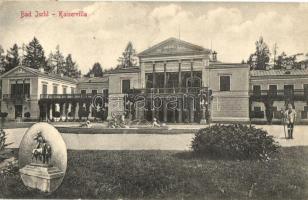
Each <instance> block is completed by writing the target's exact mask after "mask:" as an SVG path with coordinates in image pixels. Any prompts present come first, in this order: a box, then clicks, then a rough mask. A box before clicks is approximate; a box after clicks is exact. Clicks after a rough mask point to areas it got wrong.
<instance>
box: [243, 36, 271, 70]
mask: <svg viewBox="0 0 308 200" xmlns="http://www.w3.org/2000/svg"><path fill="white" fill-rule="evenodd" d="M269 61H270V51H269V48H268V46H267V44H266V43H265V42H264V40H263V37H262V36H261V37H260V38H259V40H258V41H256V51H255V53H253V54H251V55H250V57H249V59H248V61H247V63H248V64H250V66H251V67H252V68H253V69H256V70H264V69H266V65H267V64H268V63H269Z"/></svg>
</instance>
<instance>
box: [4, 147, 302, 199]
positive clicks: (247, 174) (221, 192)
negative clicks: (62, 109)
mask: <svg viewBox="0 0 308 200" xmlns="http://www.w3.org/2000/svg"><path fill="white" fill-rule="evenodd" d="M307 183H308V147H290V148H282V149H281V151H280V154H279V157H278V158H277V159H273V160H270V161H268V162H258V161H249V160H246V161H236V160H215V159H209V158H200V157H196V156H194V155H192V154H191V153H190V152H179V151H69V152H68V169H67V173H66V176H65V178H64V180H63V183H62V185H61V186H60V188H59V189H58V190H57V191H56V192H54V193H53V194H51V195H49V196H47V195H44V194H40V193H37V192H35V191H33V190H32V191H31V190H28V189H27V188H25V186H23V184H22V181H21V179H20V178H19V175H18V174H16V175H11V176H6V177H4V176H0V198H100V199H102V198H103V199H119V198H125V199H154V198H155V199H249V198H250V199H307V198H308V185H307Z"/></svg>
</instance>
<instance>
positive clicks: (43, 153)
mask: <svg viewBox="0 0 308 200" xmlns="http://www.w3.org/2000/svg"><path fill="white" fill-rule="evenodd" d="M34 140H35V141H36V148H35V149H33V150H32V161H33V159H34V158H35V162H38V160H39V161H41V162H42V163H43V164H49V161H50V159H51V146H50V145H49V144H48V143H47V141H46V140H45V138H44V137H43V136H42V133H41V132H38V133H37V135H36V136H35V137H34Z"/></svg>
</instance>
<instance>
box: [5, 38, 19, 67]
mask: <svg viewBox="0 0 308 200" xmlns="http://www.w3.org/2000/svg"><path fill="white" fill-rule="evenodd" d="M5 60H6V63H5V71H9V70H11V69H13V68H15V67H17V66H18V65H19V63H20V58H19V54H18V46H17V44H14V45H13V47H12V48H10V50H8V51H7V54H6V57H5Z"/></svg>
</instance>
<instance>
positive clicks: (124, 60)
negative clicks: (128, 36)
mask: <svg viewBox="0 0 308 200" xmlns="http://www.w3.org/2000/svg"><path fill="white" fill-rule="evenodd" d="M118 61H119V62H120V64H119V66H118V67H121V68H128V67H134V66H136V64H137V56H136V50H135V49H134V47H133V44H132V43H131V42H128V44H127V46H126V48H125V50H124V52H123V53H122V57H120V58H119V59H118Z"/></svg>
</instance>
